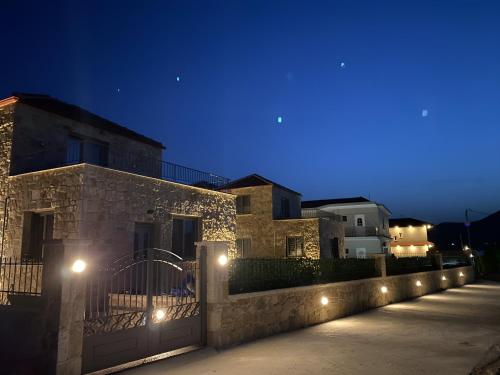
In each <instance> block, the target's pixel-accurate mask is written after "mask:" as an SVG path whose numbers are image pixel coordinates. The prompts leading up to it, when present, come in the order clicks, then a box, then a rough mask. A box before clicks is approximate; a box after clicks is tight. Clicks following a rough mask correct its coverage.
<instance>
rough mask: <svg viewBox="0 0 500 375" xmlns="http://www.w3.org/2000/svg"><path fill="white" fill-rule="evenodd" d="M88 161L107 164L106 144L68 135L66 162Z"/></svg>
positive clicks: (101, 164)
mask: <svg viewBox="0 0 500 375" xmlns="http://www.w3.org/2000/svg"><path fill="white" fill-rule="evenodd" d="M78 163H90V164H95V165H100V166H103V167H106V166H107V165H108V145H107V144H106V143H102V142H98V141H93V140H90V139H83V138H78V137H76V136H73V135H71V136H69V137H68V141H67V147H66V164H78Z"/></svg>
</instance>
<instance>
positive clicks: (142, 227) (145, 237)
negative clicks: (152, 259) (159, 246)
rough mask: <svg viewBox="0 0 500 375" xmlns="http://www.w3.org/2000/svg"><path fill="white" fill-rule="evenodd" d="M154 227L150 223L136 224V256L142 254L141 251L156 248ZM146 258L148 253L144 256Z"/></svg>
mask: <svg viewBox="0 0 500 375" xmlns="http://www.w3.org/2000/svg"><path fill="white" fill-rule="evenodd" d="M153 239H154V225H153V224H150V223H135V232H134V254H136V255H138V254H140V250H145V249H150V248H152V247H154V241H153ZM142 255H143V256H144V257H146V252H144V254H142Z"/></svg>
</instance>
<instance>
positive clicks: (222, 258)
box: [217, 254, 228, 266]
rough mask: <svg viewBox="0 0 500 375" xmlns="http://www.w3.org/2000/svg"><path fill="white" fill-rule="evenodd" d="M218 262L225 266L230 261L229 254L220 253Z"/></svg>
mask: <svg viewBox="0 0 500 375" xmlns="http://www.w3.org/2000/svg"><path fill="white" fill-rule="evenodd" d="M217 262H218V263H219V264H220V265H221V266H225V265H226V264H227V262H228V259H227V255H225V254H222V255H219V258H217Z"/></svg>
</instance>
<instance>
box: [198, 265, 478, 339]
mask: <svg viewBox="0 0 500 375" xmlns="http://www.w3.org/2000/svg"><path fill="white" fill-rule="evenodd" d="M460 272H463V274H464V277H460V276H459V273H460ZM443 275H445V276H446V278H447V280H445V281H443V280H441V277H442V276H443ZM221 280H224V278H221ZM417 280H420V281H421V283H422V286H421V287H417V286H416V281H417ZM473 281H474V271H473V268H472V267H462V268H454V269H448V270H443V271H431V272H420V273H413V274H406V275H400V276H390V277H379V278H372V279H365V280H356V281H348V282H339V283H331V284H322V285H313V286H305V287H297V288H288V289H277V290H271V291H265V292H256V293H246V294H238V295H231V296H227V294H226V295H225V296H224V297H223V300H222V301H221V302H220V303H213V304H209V305H208V314H209V315H208V332H207V333H208V343H209V345H211V346H214V347H217V348H223V347H228V346H231V345H235V344H239V343H242V342H245V341H249V340H254V339H257V338H261V337H265V336H270V335H273V334H276V333H279V332H285V331H290V330H294V329H298V328H303V327H307V326H310V325H313V324H318V323H322V322H326V321H329V320H333V319H337V318H341V317H344V316H348V315H351V314H355V313H358V312H361V311H364V310H368V309H372V308H376V307H380V306H384V305H387V304H390V303H395V302H399V301H403V300H406V299H410V298H415V297H419V296H422V295H424V294H428V293H433V292H437V291H440V290H443V289H447V288H452V287H460V286H462V285H464V284H466V283H471V282H473ZM226 286H227V281H225V283H224V284H222V285H219V288H221V287H222V288H224V287H226ZM382 286H386V287H387V288H388V292H387V293H386V294H383V293H381V290H380V288H381V287H382ZM323 296H325V297H327V298H328V300H329V303H328V304H327V305H326V306H323V305H322V304H321V298H322V297H323Z"/></svg>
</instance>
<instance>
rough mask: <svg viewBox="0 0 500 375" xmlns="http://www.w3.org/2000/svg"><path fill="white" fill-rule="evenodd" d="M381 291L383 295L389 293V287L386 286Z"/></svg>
mask: <svg viewBox="0 0 500 375" xmlns="http://www.w3.org/2000/svg"><path fill="white" fill-rule="evenodd" d="M380 291H381V292H382V293H383V294H386V293H387V292H388V291H389V289H387V287H386V286H385V285H384V286H382V287H381V288H380Z"/></svg>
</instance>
